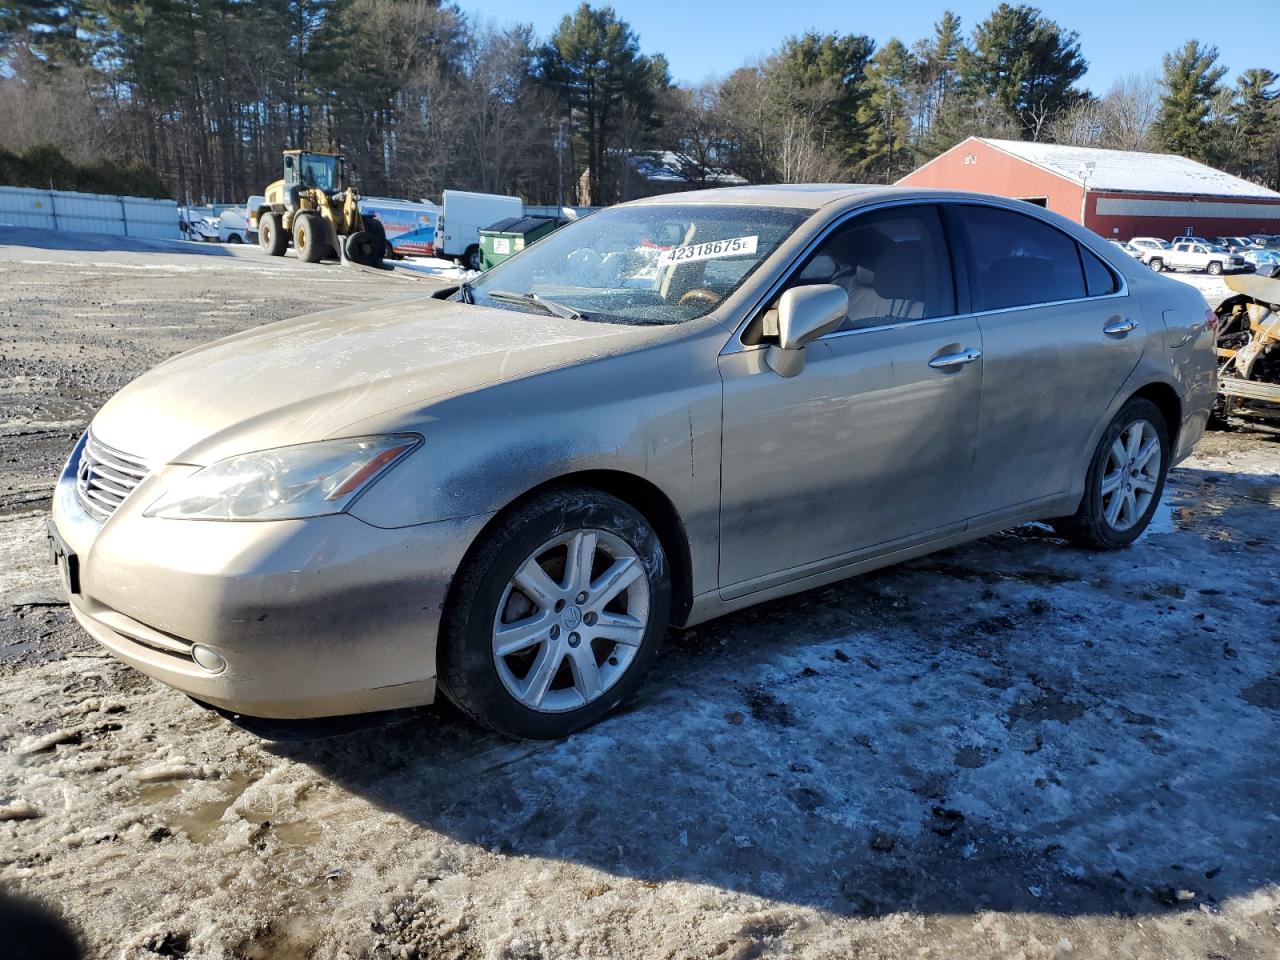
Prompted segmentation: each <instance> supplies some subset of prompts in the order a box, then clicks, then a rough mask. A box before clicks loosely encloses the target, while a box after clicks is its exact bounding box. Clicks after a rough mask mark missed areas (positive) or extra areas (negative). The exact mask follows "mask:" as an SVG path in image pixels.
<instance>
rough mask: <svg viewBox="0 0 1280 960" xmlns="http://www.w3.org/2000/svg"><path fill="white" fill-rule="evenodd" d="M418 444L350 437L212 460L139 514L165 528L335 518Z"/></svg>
mask: <svg viewBox="0 0 1280 960" xmlns="http://www.w3.org/2000/svg"><path fill="white" fill-rule="evenodd" d="M421 442H422V438H421V437H417V436H413V435H403V434H402V435H398V436H389V437H357V438H354V439H351V440H324V441H321V442H320V443H301V444H298V445H297V446H292V447H277V448H276V449H274V450H260V451H258V452H257V453H246V454H242V455H240V456H238V457H230V458H228V459H226V460H219V461H218V462H217V463H215V464H212V465H210V466H207V467H204V468H202V469H200V470H197V471H196V472H195V473H193V474H191V476H189V477H187V478H186V479H184V480H181V481H179V482H178V483H177V484H176V485H175V486H174V487H173V489H171V490H169V491H168V492H166V493H165V494H164V496H162V497H161V498H160V499H159V500H157V501H156V502H155V503H153V504H151V506H150V507H148V508H147V509H146V511H145V513H144V516H148V517H166V518H168V519H172V520H297V519H301V518H303V517H321V516H324V515H326V514H330V513H341V512H342V511H343V510H345V509H346V508H347V507H348V506H349V505H350V503H351V501H352V500H354V499H355V498H356V497H357V496H358V495H359V493H360V491H361V490H364V489H365V488H366V487H368V486H369V484H371V483H372V482H373V481H374V480H375V479H377V478H378V477H379V476H380V475H381V474H382V473H383V472H384V471H386V470H387V469H388V468H390V467H391V465H392V464H394V463H395V462H396V461H398V460H399V459H401V458H402V457H404V456H405V455H406V454H408V453H409V451H410V450H412V449H413V448H414V447H416V446H417V445H418V444H420V443H421Z"/></svg>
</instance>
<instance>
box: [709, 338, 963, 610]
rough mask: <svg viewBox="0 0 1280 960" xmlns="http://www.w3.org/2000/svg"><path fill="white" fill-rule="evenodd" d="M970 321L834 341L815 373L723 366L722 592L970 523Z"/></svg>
mask: <svg viewBox="0 0 1280 960" xmlns="http://www.w3.org/2000/svg"><path fill="white" fill-rule="evenodd" d="M965 349H973V350H977V351H981V349H982V343H981V341H980V332H979V329H978V325H977V323H976V321H975V320H973V319H972V318H949V319H942V320H932V321H921V322H915V323H906V324H903V325H901V326H896V327H888V328H881V329H869V330H853V331H848V332H842V333H837V334H833V335H829V336H827V337H825V338H823V339H821V340H818V341H816V342H815V343H812V344H810V345H809V347H808V348H807V358H806V365H805V368H804V370H803V371H802V372H801V373H800V374H799V375H798V376H796V377H793V378H790V379H786V378H783V377H780V376H778V375H777V374H776V373H774V372H773V371H772V370H771V369H769V368H768V367H767V366H766V365H765V364H764V351H762V350H749V351H746V352H738V353H729V354H726V355H724V356H722V357H721V359H720V370H721V376H722V379H723V382H724V433H723V436H724V452H723V457H722V480H721V491H722V492H721V519H720V583H721V586H722V587H725V586H728V585H730V584H735V583H740V582H742V581H747V580H754V579H757V578H762V577H767V576H769V575H770V574H774V573H777V572H779V571H784V570H789V569H791V568H794V567H798V566H801V565H804V564H809V563H814V562H816V561H821V560H825V559H828V558H833V557H839V556H843V555H847V554H852V553H856V552H858V551H862V550H866V549H868V548H871V547H874V546H876V545H878V544H887V543H889V542H891V541H895V540H900V539H903V538H909V537H912V536H919V535H922V534H924V533H926V532H928V531H931V530H935V529H939V528H943V527H947V526H952V525H962V524H963V522H964V520H965V504H964V497H965V491H966V488H967V483H968V478H969V471H970V466H971V462H972V457H973V447H974V443H975V441H976V438H977V428H978V408H979V390H980V386H981V378H982V368H983V360H982V359H980V358H977V359H974V360H973V361H972V362H969V363H965V364H959V365H956V366H950V367H943V368H934V367H931V366H930V365H929V361H930V360H932V359H934V358H935V357H939V356H944V355H950V354H955V353H959V352H961V351H963V350H965Z"/></svg>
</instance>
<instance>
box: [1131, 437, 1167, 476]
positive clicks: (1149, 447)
mask: <svg viewBox="0 0 1280 960" xmlns="http://www.w3.org/2000/svg"><path fill="white" fill-rule="evenodd" d="M1159 452H1160V441H1159V440H1157V439H1156V438H1155V437H1152V438H1151V439H1150V440H1148V441H1147V442H1146V443H1144V444H1143V445H1142V449H1141V450H1139V451H1138V455H1137V456H1136V457H1135V458H1134V461H1133V465H1134V466H1135V467H1137V468H1138V469H1139V470H1142V469H1144V468H1145V467H1146V466H1147V464H1148V463H1150V462H1151V458H1152V457H1153V456H1155V455H1156V454H1157V453H1159ZM1156 465H1157V466H1159V461H1157V463H1156Z"/></svg>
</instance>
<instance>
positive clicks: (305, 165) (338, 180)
mask: <svg viewBox="0 0 1280 960" xmlns="http://www.w3.org/2000/svg"><path fill="white" fill-rule="evenodd" d="M343 160H344V158H343V157H342V155H341V154H336V153H308V152H307V151H305V150H287V151H285V155H284V185H285V187H286V188H288V187H293V186H297V187H301V188H302V189H303V190H320V191H322V192H323V193H336V192H337V191H339V190H341V189H342V178H343V169H342V168H343Z"/></svg>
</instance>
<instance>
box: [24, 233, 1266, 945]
mask: <svg viewBox="0 0 1280 960" xmlns="http://www.w3.org/2000/svg"><path fill="white" fill-rule="evenodd" d="M0 244H3V238H0ZM88 246H89V245H87V244H86V247H88ZM251 253H252V251H238V252H237V255H236V256H229V257H222V256H209V255H204V256H196V255H194V254H188V253H182V254H176V253H175V254H170V253H165V254H161V253H154V252H145V251H144V250H141V249H139V250H135V251H127V252H123V253H122V252H111V251H103V250H98V249H80V250H75V249H72V250H66V249H60V250H49V249H40V248H35V247H23V246H7V247H5V246H0V330H3V335H2V337H0V341H2V345H0V439H2V441H3V457H2V458H0V459H2V460H3V463H0V886H2V887H3V890H4V891H7V893H3V894H0V900H4V899H5V898H7V901H8V902H7V906H6V904H5V903H4V902H0V923H3V922H4V921H3V917H4V915H5V910H6V909H11V908H12V907H13V905H14V903H15V902H16V901H15V900H14V898H15V897H19V896H22V897H30V898H35V899H36V900H37V901H38V902H40V903H42V904H45V905H47V906H48V907H49V908H50V909H51V910H53V911H55V912H56V914H57V915H58V916H60V917H62V918H65V922H66V924H68V925H69V927H70V928H71V929H72V930H73V931H74V932H75V934H76V935H78V936H79V937H81V938H82V941H83V943H84V946H85V949H86V952H87V955H88V956H91V957H95V958H98V957H101V958H112V960H114V958H129V960H141V958H150V957H156V956H164V957H179V956H186V957H192V958H197V957H198V958H282V960H293V958H311V957H314V958H331V957H332V958H336V957H351V958H356V957H371V958H372V957H376V958H384V957H387V958H389V957H411V958H444V957H455V958H534V957H543V958H562V957H592V958H614V957H617V958H631V957H635V958H693V957H717V958H752V957H806V958H808V957H814V958H837V957H840V958H844V957H859V958H886V960H888V958H894V960H898V958H904V957H912V958H915V957H929V958H940V957H960V958H972V957H999V958H1018V957H1055V958H1058V957H1066V956H1072V957H1107V958H1112V957H1134V958H1152V960H1155V958H1159V960H1181V958H1188V960H1190V958H1195V960H1208V958H1229V960H1263V958H1275V957H1278V956H1280V887H1278V886H1277V884H1278V883H1280V796H1278V794H1277V783H1278V782H1280V752H1278V750H1277V742H1278V735H1280V657H1278V654H1280V589H1277V579H1276V575H1277V570H1278V569H1280V563H1278V562H1277V553H1276V549H1277V544H1278V543H1280V442H1277V440H1276V438H1275V437H1273V436H1272V435H1268V434H1264V433H1258V432H1252V431H1247V430H1241V431H1237V432H1232V433H1216V434H1212V435H1210V436H1209V437H1208V438H1207V439H1206V441H1205V442H1204V443H1203V444H1202V446H1201V448H1200V450H1199V452H1198V453H1197V455H1196V456H1195V457H1194V458H1193V459H1192V460H1191V461H1189V462H1187V463H1186V464H1184V465H1183V466H1181V467H1180V468H1178V469H1177V470H1176V471H1175V472H1174V473H1173V474H1172V476H1171V481H1170V489H1169V493H1168V495H1167V498H1166V504H1165V505H1164V506H1162V509H1161V511H1160V513H1159V515H1158V518H1157V522H1156V524H1155V525H1154V526H1153V528H1152V530H1151V532H1150V533H1148V534H1147V535H1146V536H1145V537H1144V538H1143V539H1142V540H1141V541H1140V542H1139V543H1138V544H1136V545H1135V546H1134V547H1133V548H1131V549H1129V550H1127V551H1124V552H1121V553H1115V554H1107V555H1099V554H1091V553H1084V552H1080V551H1076V550H1072V549H1069V548H1067V547H1066V546H1065V545H1064V544H1062V543H1061V542H1060V541H1058V540H1057V539H1056V538H1055V537H1053V536H1052V535H1051V534H1050V533H1049V532H1048V531H1047V530H1045V529H1041V528H1039V527H1036V526H1031V527H1024V528H1021V529H1018V530H1014V531H1010V532H1008V533H1005V534H1001V535H998V536H994V537H989V538H987V539H985V540H982V541H979V542H977V543H974V544H971V545H968V546H965V547H962V548H958V549H954V550H950V551H947V552H945V553H941V554H938V555H935V556H932V557H927V558H924V559H921V560H917V561H914V562H911V563H907V564H903V565H901V566H898V567H894V568H892V569H889V570H886V571H883V572H880V573H878V574H874V575H870V576H864V577H861V578H858V579H856V580H852V581H849V582H846V583H843V584H840V585H837V586H833V587H829V588H825V589H822V590H817V591H813V592H810V593H806V594H803V595H801V596H798V597H794V598H791V599H788V600H783V601H779V602H775V603H770V604H767V605H764V606H761V607H759V608H756V609H753V610H750V611H746V612H744V613H741V614H737V615H734V616H731V617H727V618H725V619H723V620H720V621H717V622H714V623H711V624H707V625H705V626H702V627H699V628H698V629H696V630H693V631H689V632H684V633H674V632H673V633H672V634H671V636H670V637H669V639H668V645H667V648H666V651H665V654H664V657H663V659H662V661H661V665H660V667H659V669H658V670H657V671H656V673H655V675H654V676H653V678H652V679H651V680H650V681H649V682H648V683H647V684H646V685H645V686H644V688H643V689H642V692H641V695H640V697H639V698H638V700H637V701H636V702H635V703H634V704H633V705H631V706H630V708H629V709H627V710H626V712H624V713H623V714H621V715H618V716H615V717H613V718H612V719H610V720H608V721H607V722H605V723H603V724H601V725H600V726H599V727H597V728H595V729H593V730H591V731H588V732H586V733H584V734H581V735H579V736H576V737H574V738H573V739H571V740H569V741H567V742H564V743H557V744H513V743H509V742H505V741H502V740H499V739H497V738H495V737H493V736H491V735H488V734H485V733H483V732H481V731H479V730H477V729H475V728H474V727H472V726H470V725H469V724H467V723H466V722H464V721H463V720H461V719H460V718H459V717H458V715H457V714H456V713H455V712H454V711H452V710H451V709H449V708H448V707H447V706H445V705H441V706H438V707H432V708H427V709H422V710H416V711H407V712H400V713H395V714H390V715H384V716H380V717H377V718H373V719H372V720H369V721H367V722H365V723H362V724H359V725H352V724H342V723H329V724H311V725H299V726H291V725H276V726H274V727H260V728H257V729H255V730H252V731H251V730H246V729H242V728H241V727H238V726H235V725H233V724H231V723H229V722H228V721H227V720H225V719H223V718H222V717H221V716H219V715H217V714H215V713H212V712H210V711H208V710H205V709H202V708H201V707H199V706H197V705H196V704H194V703H193V702H192V701H190V700H188V699H187V698H185V697H183V696H182V695H180V694H178V693H175V692H173V691H171V690H169V689H167V688H164V687H161V686H158V685H156V684H154V683H152V682H151V681H149V680H147V679H146V678H144V677H142V676H140V675H138V674H136V673H134V672H133V671H131V670H129V669H127V668H125V667H123V666H121V665H119V664H118V663H116V662H115V661H114V660H111V659H109V658H108V657H106V656H104V655H103V654H102V653H101V652H100V651H99V649H98V648H97V647H96V646H95V645H94V644H93V643H92V642H91V641H90V640H89V639H88V638H87V637H86V636H85V635H84V634H83V633H81V632H80V631H79V629H78V628H76V627H75V626H74V625H73V623H72V622H71V618H70V616H69V614H68V612H67V609H66V607H65V606H63V605H62V604H60V603H59V602H58V601H57V595H56V588H55V585H54V581H53V578H52V576H51V573H50V570H49V569H48V568H47V566H46V564H45V562H44V559H43V557H44V554H43V550H44V547H43V543H42V541H41V538H40V522H41V517H42V516H43V513H44V511H45V505H46V501H47V499H48V496H49V492H50V489H51V485H52V480H53V478H54V476H55V474H56V472H57V470H58V468H59V466H60V463H61V460H62V459H63V458H64V457H65V455H66V453H67V451H68V450H69V448H70V446H71V444H72V443H73V441H74V438H75V437H76V436H77V435H78V434H79V432H80V431H81V430H83V428H84V426H85V424H86V422H87V419H88V417H89V416H90V415H91V413H92V411H93V410H94V409H95V407H96V406H97V405H98V404H100V403H101V402H102V401H103V400H104V399H105V398H106V397H107V396H108V395H109V394H110V393H111V392H112V391H113V390H115V389H116V388H118V387H119V386H121V385H122V384H123V383H125V382H126V381H127V380H129V379H130V378H131V377H133V376H135V375H136V374H137V373H139V372H141V371H142V370H144V369H146V368H147V367H148V366H150V365H152V364H154V363H155V362H157V361H158V360H160V359H162V358H163V357H165V356H167V355H169V354H171V353H173V352H175V351H177V350H180V349H183V348H184V347H186V346H189V345H193V344H195V343H199V342H201V341H204V340H207V339H210V338H213V337H216V336H220V335H223V334H226V333H231V332H234V331H236V330H240V329H243V328H245V327H246V326H250V325H253V324H256V323H260V322H264V321H267V320H272V319H276V318H279V317H285V316H289V315H291V314H295V313H298V312H302V311H304V310H306V309H308V308H309V304H311V303H313V302H314V301H313V300H312V299H311V298H312V296H313V295H314V296H316V297H319V298H321V299H322V300H323V301H324V303H326V304H337V303H345V302H354V301H359V300H362V299H368V298H377V297H381V296H385V295H387V294H388V292H390V293H394V294H399V293H401V292H403V289H404V288H403V283H404V281H395V280H394V279H393V278H378V277H372V276H370V275H368V274H360V273H356V272H354V271H352V272H347V271H343V270H341V269H340V268H338V267H336V266H330V267H313V268H306V267H304V266H302V265H300V264H295V263H292V262H291V261H285V262H282V261H273V262H271V263H270V264H264V263H263V262H262V261H260V260H257V259H256V258H254V257H253V256H246V254H251ZM353 726H357V727H358V728H356V729H352V727H353ZM263 734H268V735H270V737H264V736H263ZM13 942H14V941H13V940H12V939H11V938H5V937H3V936H0V955H4V950H5V949H6V947H10V948H11V945H12V943H13Z"/></svg>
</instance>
